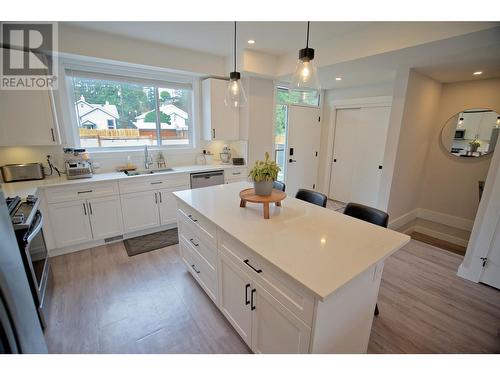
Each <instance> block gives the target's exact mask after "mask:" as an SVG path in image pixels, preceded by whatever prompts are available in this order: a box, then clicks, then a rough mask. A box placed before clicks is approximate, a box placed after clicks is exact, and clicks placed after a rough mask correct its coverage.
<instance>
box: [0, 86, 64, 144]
mask: <svg viewBox="0 0 500 375" xmlns="http://www.w3.org/2000/svg"><path fill="white" fill-rule="evenodd" d="M51 95H52V93H51V92H49V91H48V90H33V91H28V90H22V91H17V90H0V114H1V116H0V146H49V145H56V144H59V143H60V142H59V135H58V131H57V121H56V117H55V115H54V111H53V100H52V97H51Z"/></svg>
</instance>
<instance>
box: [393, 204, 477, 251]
mask: <svg viewBox="0 0 500 375" xmlns="http://www.w3.org/2000/svg"><path fill="white" fill-rule="evenodd" d="M415 219H424V220H429V221H432V222H435V223H439V224H444V225H447V226H449V227H452V228H457V229H462V230H467V231H471V230H472V227H473V225H474V222H473V221H472V220H469V219H464V218H461V217H457V216H452V215H448V214H444V213H441V212H437V211H431V210H428V209H425V208H415V209H414V210H411V211H410V212H407V213H406V214H404V215H401V216H400V217H398V218H396V219H394V220H391V221H390V222H389V228H390V229H393V230H398V229H400V228H402V227H404V226H405V225H407V224H408V223H411V222H412V221H413V220H415ZM412 231H415V232H419V233H422V234H426V235H428V236H431V237H434V238H438V239H440V240H443V241H448V242H451V243H454V244H456V245H460V246H464V247H467V244H468V241H467V240H465V239H463V238H460V237H456V236H452V235H450V234H448V233H443V232H440V231H437V230H434V229H430V228H426V227H424V226H422V225H412V226H411V227H410V228H407V229H406V230H405V231H404V232H405V233H410V232H412Z"/></svg>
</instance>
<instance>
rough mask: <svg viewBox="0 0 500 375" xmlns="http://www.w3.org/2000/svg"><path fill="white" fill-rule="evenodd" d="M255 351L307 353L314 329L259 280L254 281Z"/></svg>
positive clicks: (253, 326)
mask: <svg viewBox="0 0 500 375" xmlns="http://www.w3.org/2000/svg"><path fill="white" fill-rule="evenodd" d="M253 290H255V291H254V292H253V296H252V297H253V307H254V310H253V312H252V350H253V352H254V353H267V354H270V353H274V354H276V353H283V354H300V353H308V351H309V342H310V335H311V330H310V328H309V327H308V326H306V325H305V324H304V323H303V322H302V321H301V320H300V319H299V318H297V317H296V316H295V315H294V314H292V313H291V312H290V311H289V310H287V309H286V308H285V307H284V306H283V305H282V304H281V303H279V302H278V301H277V300H276V299H275V298H274V297H273V296H272V295H271V294H269V292H268V291H267V290H265V289H264V288H262V287H261V286H260V285H259V284H257V283H254V284H253V289H252V291H253Z"/></svg>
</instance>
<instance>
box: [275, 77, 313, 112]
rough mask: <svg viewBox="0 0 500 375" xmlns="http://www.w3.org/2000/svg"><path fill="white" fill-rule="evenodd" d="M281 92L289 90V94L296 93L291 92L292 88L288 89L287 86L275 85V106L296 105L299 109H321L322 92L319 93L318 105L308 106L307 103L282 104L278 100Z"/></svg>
mask: <svg viewBox="0 0 500 375" xmlns="http://www.w3.org/2000/svg"><path fill="white" fill-rule="evenodd" d="M279 90H287V91H288V92H290V91H294V90H290V88H288V87H287V85H286V84H280V83H278V84H276V85H275V104H276V105H278V104H283V105H296V106H299V107H312V108H320V107H321V99H322V95H321V93H322V92H321V90H319V91H318V104H314V105H313V104H307V103H292V102H282V101H279V100H278V91H279ZM296 91H300V90H296ZM304 91H307V90H304Z"/></svg>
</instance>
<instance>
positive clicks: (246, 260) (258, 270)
mask: <svg viewBox="0 0 500 375" xmlns="http://www.w3.org/2000/svg"><path fill="white" fill-rule="evenodd" d="M243 263H245V264H246V265H247V266H248V267H250V268H251V269H253V270H254V271H255V272H257V273H261V272H262V270H261V269H257V268H255V267H254V266H252V265H251V264H250V261H249V260H248V259H245V260H244V261H243Z"/></svg>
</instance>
